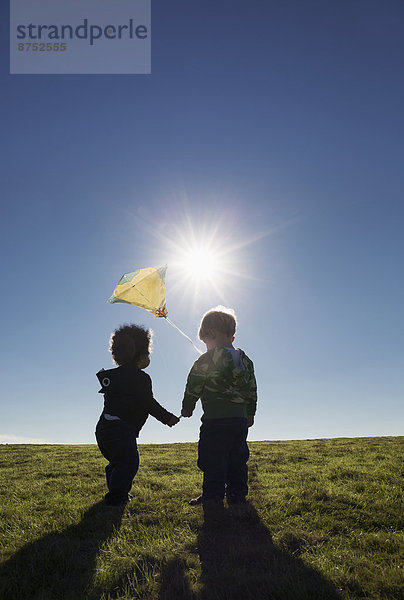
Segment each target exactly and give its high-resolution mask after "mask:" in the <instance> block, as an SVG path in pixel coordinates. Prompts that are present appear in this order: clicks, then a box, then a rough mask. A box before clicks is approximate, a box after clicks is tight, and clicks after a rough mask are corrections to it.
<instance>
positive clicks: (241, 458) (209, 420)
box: [181, 306, 257, 505]
mask: <svg viewBox="0 0 404 600" xmlns="http://www.w3.org/2000/svg"><path fill="white" fill-rule="evenodd" d="M235 331H236V316H235V314H234V311H233V310H231V309H226V308H224V307H221V306H220V307H217V308H216V309H212V310H210V311H209V312H207V313H206V314H205V315H204V317H203V318H202V321H201V326H200V329H199V339H200V340H202V341H203V342H204V343H205V345H206V349H207V352H206V353H205V354H202V356H201V357H200V358H198V360H197V361H196V362H195V363H194V365H193V367H192V369H191V371H190V372H189V375H188V379H187V384H186V388H185V394H184V399H183V401H182V411H181V414H182V416H183V417H190V416H192V413H193V411H194V408H195V404H196V402H197V401H198V399H201V402H202V409H203V415H202V425H201V429H200V436H199V444H198V467H199V468H200V469H201V470H202V471H203V488H202V490H203V493H202V495H201V496H199V497H198V498H195V499H193V500H191V501H190V504H191V505H196V504H201V503H202V502H203V503H205V502H214V503H219V504H220V505H222V504H223V498H224V496H226V499H227V502H228V503H229V504H239V503H244V502H245V497H246V496H247V493H248V485H247V481H248V469H247V461H248V457H249V450H248V445H247V432H248V427H251V426H252V425H253V423H254V415H255V411H256V405H257V384H256V381H255V375H254V366H253V363H252V361H251V360H250V359H249V358H248V356H247V355H246V354H245V353H244V352H243V351H242V350H240V349H239V348H234V346H233V341H234V334H235Z"/></svg>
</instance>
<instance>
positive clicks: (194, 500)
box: [188, 494, 203, 506]
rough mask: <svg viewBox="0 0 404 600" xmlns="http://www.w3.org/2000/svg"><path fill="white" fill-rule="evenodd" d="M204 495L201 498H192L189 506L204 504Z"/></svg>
mask: <svg viewBox="0 0 404 600" xmlns="http://www.w3.org/2000/svg"><path fill="white" fill-rule="evenodd" d="M202 501H203V499H202V494H201V495H200V496H198V497H197V498H191V500H190V501H189V502H188V504H189V505H190V506H199V504H202Z"/></svg>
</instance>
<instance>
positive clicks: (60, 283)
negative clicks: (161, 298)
mask: <svg viewBox="0 0 404 600" xmlns="http://www.w3.org/2000/svg"><path fill="white" fill-rule="evenodd" d="M0 10H1V17H2V18H1V26H0V27H1V29H0V32H1V62H0V66H1V71H0V77H1V82H0V83H1V90H2V91H1V99H0V102H1V131H2V136H1V162H0V165H1V166H0V169H1V206H2V210H1V212H2V218H1V225H0V227H1V238H0V244H1V255H2V267H1V268H2V277H1V281H2V294H1V320H2V334H3V335H2V337H3V344H2V358H1V365H2V391H1V404H2V409H1V411H2V419H1V426H0V442H1V441H3V442H7V441H13V440H14V441H18V440H21V441H30V440H34V441H35V440H40V441H44V442H59V443H94V441H95V440H94V433H93V432H94V427H95V423H96V421H97V419H98V415H99V413H100V411H101V408H102V396H101V395H100V394H97V391H98V385H97V380H96V378H95V373H96V371H98V370H99V369H100V368H101V367H105V368H109V367H110V366H111V364H112V363H111V358H110V354H109V353H108V339H109V335H110V333H111V331H112V330H113V329H114V328H115V327H117V326H118V325H119V324H121V323H124V322H137V323H141V324H144V325H146V326H148V327H152V328H153V330H154V332H155V335H154V351H153V356H152V363H151V365H150V367H149V368H148V372H149V373H150V375H151V377H152V380H153V388H154V392H155V397H156V398H157V399H158V400H159V401H160V402H161V403H162V404H163V405H164V406H165V407H166V408H168V409H169V410H171V411H172V412H176V413H179V411H180V406H181V399H182V394H183V389H184V384H185V380H186V376H187V373H188V371H189V369H190V367H191V365H192V363H193V361H194V360H195V359H196V358H197V354H196V351H195V350H194V349H193V347H192V345H191V344H190V343H189V342H188V341H187V340H185V339H184V338H183V337H182V336H181V335H180V334H179V333H178V332H176V331H175V330H174V329H172V328H171V327H170V326H169V324H168V323H166V322H164V321H163V320H162V319H157V318H155V317H154V316H153V315H151V314H149V313H147V312H145V311H142V310H141V309H138V308H135V307H131V306H126V305H119V304H116V305H110V304H108V303H107V299H108V297H109V296H110V295H111V293H112V290H113V288H114V286H115V284H116V283H117V281H118V280H119V278H120V277H121V275H122V274H123V273H124V272H126V271H131V270H134V269H135V268H139V267H146V266H152V265H154V266H160V265H161V264H164V263H168V271H167V287H166V293H167V296H166V297H167V307H168V311H169V317H170V318H171V319H172V321H173V322H174V323H176V324H177V325H178V326H179V327H181V328H182V329H183V330H184V331H186V332H187V333H188V334H189V335H191V337H193V339H194V341H195V342H196V343H197V344H198V343H199V342H198V341H197V338H196V332H197V329H198V325H199V320H200V317H201V315H202V314H203V312H205V311H206V310H207V309H209V308H210V307H212V306H215V305H217V304H219V303H221V304H227V305H230V306H232V307H233V308H234V309H235V311H236V313H237V316H238V323H239V324H238V332H237V337H236V345H238V346H240V347H242V348H243V349H244V350H245V351H246V352H247V354H249V355H250V357H251V358H252V359H253V361H254V363H255V367H256V375H257V381H258V389H259V408H258V413H257V418H256V424H255V426H254V428H253V429H252V430H251V432H250V439H251V440H274V439H304V438H323V437H341V436H350V437H351V436H375V435H400V434H402V431H403V428H402V425H403V389H404V385H403V384H404V375H403V373H404V369H403V366H404V365H403V363H404V348H403V334H404V326H403V318H402V307H403V306H404V274H403V250H404V242H403V239H404V238H403V234H402V232H403V217H404V200H403V188H404V185H403V184H404V175H403V168H402V157H403V155H404V147H403V146H404V143H403V140H404V135H403V134H404V132H403V111H402V106H403V105H404V78H403V61H404V40H403V36H402V25H403V19H404V6H403V5H402V3H401V2H398V1H394V0H391V1H390V0H389V1H387V2H386V1H385V0H383V1H382V0H380V1H374V0H366V1H365V0H363V1H361V0H354V1H352V0H338V2H337V1H330V2H323V1H320V0H318V1H314V0H307V1H305V2H300V1H297V0H296V1H288V0H282V1H280V0H279V1H277V2H275V1H272V0H268V1H266V2H262V1H258V0H249V1H248V2H247V1H240V0H232V1H229V0H223V1H222V2H217V1H215V2H212V1H209V0H208V1H207V0H205V1H204V2H202V1H201V2H200V1H192V2H190V1H189V0H177V1H172V2H166V1H164V2H163V1H161V0H153V2H152V74H151V75H122V76H118V75H116V76H112V75H111V76H108V75H104V76H102V75H94V76H91V75H88V76H86V75H77V76H74V75H65V76H63V75H60V76H57V75H56V76H37V75H9V74H8V73H9V51H8V12H7V10H6V7H5V6H4V4H3V5H2V7H1V9H0ZM208 242H209V244H210V247H211V250H212V252H213V253H214V254H216V255H218V256H219V255H220V257H221V258H222V269H223V272H220V273H216V275H215V276H214V282H213V283H214V285H212V284H211V283H210V282H209V281H208V280H206V279H205V280H204V279H203V278H199V280H198V281H195V280H194V279H192V278H191V277H188V278H184V276H183V273H182V271H180V269H179V268H178V265H177V263H178V258H179V256H180V255H181V256H184V254H185V255H186V253H187V252H189V251H190V249H192V248H193V247H197V246H198V245H203V244H206V243H208ZM200 414H201V413H200V410H199V411H196V413H195V414H194V417H193V418H192V419H190V420H187V421H185V420H182V421H181V422H180V424H179V425H177V426H176V427H175V428H172V429H169V428H168V427H164V426H163V425H161V424H160V423H158V422H157V421H155V420H154V419H153V418H150V419H149V420H148V422H147V424H146V425H145V427H144V429H143V430H142V432H141V437H140V442H143V443H162V442H177V441H178V442H182V441H194V440H196V439H197V437H198V429H199V417H200Z"/></svg>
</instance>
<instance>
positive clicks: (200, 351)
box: [164, 316, 203, 354]
mask: <svg viewBox="0 0 404 600" xmlns="http://www.w3.org/2000/svg"><path fill="white" fill-rule="evenodd" d="M164 318H165V320H166V321H167V323H170V325H171V326H172V327H174V328H175V329H176V330H177V331H179V332H180V333H181V334H182V335H183V336H184V337H185V338H187V340H189V341H190V342H191V344H192V345H193V347H194V348H195V350H196V351H197V352H199V354H203V352H202V350H201V349H200V348H198V346H195V344H194V342H193V341H192V340H191V338H190V337H189V336H188V335H187V334H186V333H184V332H183V331H182V329H180V328H179V327H177V325H176V324H175V323H173V322H172V321H170V319H169V318H168V317H167V316H165V317H164Z"/></svg>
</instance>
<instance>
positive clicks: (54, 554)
mask: <svg viewBox="0 0 404 600" xmlns="http://www.w3.org/2000/svg"><path fill="white" fill-rule="evenodd" d="M122 513H123V507H122V508H121V507H119V508H113V509H109V508H106V507H104V506H103V505H102V503H101V502H99V503H97V504H95V505H94V506H92V507H91V508H90V509H89V510H88V511H87V512H86V513H84V515H83V518H82V520H81V521H80V522H79V523H77V524H75V525H72V526H70V527H68V528H67V529H64V530H63V531H60V532H54V533H49V534H47V535H45V536H44V537H42V538H40V539H39V540H36V541H35V542H31V543H29V544H27V545H26V546H24V547H23V548H21V550H19V551H18V552H16V554H14V555H13V556H12V557H11V558H10V559H9V560H7V561H6V562H5V563H3V565H2V566H1V567H0V598H1V600H16V599H17V598H20V599H24V600H59V599H61V598H63V600H67V599H70V600H78V599H82V598H85V597H87V591H86V590H87V589H88V588H89V587H90V586H91V582H92V579H93V575H94V569H95V561H96V558H97V554H98V551H99V548H100V546H101V544H102V543H103V542H105V541H106V540H107V539H108V538H109V537H111V536H112V534H113V533H114V531H115V530H116V529H117V528H119V526H120V523H121V519H122Z"/></svg>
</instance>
